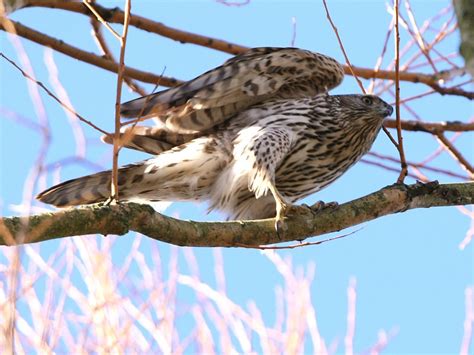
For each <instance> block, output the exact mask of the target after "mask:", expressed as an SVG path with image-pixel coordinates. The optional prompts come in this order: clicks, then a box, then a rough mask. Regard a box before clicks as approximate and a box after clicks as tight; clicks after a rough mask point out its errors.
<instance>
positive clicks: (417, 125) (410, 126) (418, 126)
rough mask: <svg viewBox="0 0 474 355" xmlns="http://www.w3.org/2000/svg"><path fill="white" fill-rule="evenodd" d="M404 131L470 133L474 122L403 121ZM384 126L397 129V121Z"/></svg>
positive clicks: (390, 120) (386, 122) (387, 120)
mask: <svg viewBox="0 0 474 355" xmlns="http://www.w3.org/2000/svg"><path fill="white" fill-rule="evenodd" d="M400 123H401V125H402V129H403V130H405V131H419V132H427V133H431V134H436V133H438V132H469V131H474V122H466V123H465V122H461V121H447V122H422V121H413V120H401V121H400ZM384 126H385V127H387V128H397V121H396V120H393V119H385V121H384Z"/></svg>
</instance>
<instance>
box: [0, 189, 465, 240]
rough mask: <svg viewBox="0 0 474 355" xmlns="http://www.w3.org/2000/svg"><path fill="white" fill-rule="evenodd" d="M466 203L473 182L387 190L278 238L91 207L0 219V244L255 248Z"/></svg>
mask: <svg viewBox="0 0 474 355" xmlns="http://www.w3.org/2000/svg"><path fill="white" fill-rule="evenodd" d="M469 204H474V182H468V183H458V184H442V185H439V184H438V183H437V182H431V183H428V184H414V185H392V186H388V187H385V188H383V189H381V190H379V191H377V192H374V193H372V194H370V195H367V196H365V197H362V198H359V199H357V200H353V201H351V202H348V203H345V204H342V205H340V206H338V207H336V208H327V209H323V210H322V211H319V212H313V211H312V210H311V209H308V210H307V212H306V213H304V214H298V215H290V216H288V218H287V221H286V223H287V226H288V230H287V231H286V232H285V233H284V234H280V235H277V234H276V232H275V230H274V219H266V220H259V221H235V222H193V221H181V220H177V219H174V218H171V217H166V216H163V215H161V214H159V213H157V212H155V211H154V210H153V209H152V208H151V207H150V206H147V205H138V204H134V203H127V204H119V205H115V206H103V205H92V206H85V207H81V208H71V209H67V210H61V211H57V212H52V213H44V214H41V215H35V216H31V217H26V218H20V217H4V218H0V245H2V244H3V245H8V244H11V243H12V239H13V238H15V236H16V235H17V234H18V233H24V236H25V238H24V239H23V240H24V241H25V243H33V242H40V241H44V240H49V239H56V238H62V237H67V236H75V235H86V234H96V233H100V234H103V235H107V234H118V235H122V234H125V233H127V232H129V231H136V232H139V233H142V234H144V235H147V236H148V237H150V238H153V239H156V240H160V241H163V242H167V243H171V244H176V245H182V246H207V247H218V246H219V247H222V246H224V247H232V246H257V245H266V244H273V243H281V242H288V241H295V240H303V239H305V238H307V237H310V236H317V235H321V234H325V233H330V232H335V231H339V230H341V229H344V228H348V227H351V226H354V225H357V224H360V223H363V222H366V221H370V220H373V219H376V218H379V217H381V216H385V215H389V214H393V213H398V212H404V211H407V210H409V209H415V208H429V207H439V206H456V205H469ZM25 226H26V227H25ZM24 228H26V230H25V229H24Z"/></svg>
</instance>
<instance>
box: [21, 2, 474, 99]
mask: <svg viewBox="0 0 474 355" xmlns="http://www.w3.org/2000/svg"><path fill="white" fill-rule="evenodd" d="M26 6H27V7H35V6H37V7H48V8H57V9H62V10H67V11H72V12H76V13H80V14H83V15H86V16H90V15H91V14H90V12H89V10H88V9H87V8H86V7H85V6H83V4H82V3H80V2H70V1H59V0H29V1H28V2H27V5H26ZM94 8H95V9H96V11H97V12H98V13H99V14H101V16H102V17H103V18H105V19H107V21H108V22H109V23H123V19H124V12H123V11H122V10H120V9H118V8H114V9H111V8H106V7H103V6H101V5H99V4H94ZM130 25H131V26H135V27H137V28H139V29H142V30H144V31H147V32H152V33H156V34H158V35H161V36H164V37H167V38H170V39H173V40H176V41H179V42H180V43H193V44H196V45H199V46H203V47H207V48H212V49H215V50H219V51H222V52H226V53H230V54H239V53H242V52H245V51H246V50H247V49H248V47H245V46H241V45H238V44H235V43H231V42H227V41H223V40H220V39H216V38H213V37H208V36H202V35H198V34H195V33H190V32H186V31H182V30H178V29H175V28H172V27H169V26H166V25H164V24H162V23H159V22H156V21H152V20H150V19H147V18H144V17H141V16H138V15H131V16H130ZM20 35H21V34H20ZM26 38H29V37H26ZM29 39H32V40H34V41H36V39H38V38H37V37H36V38H35V39H33V38H29ZM47 45H49V46H51V45H50V44H47ZM52 47H53V46H52ZM53 48H54V49H56V48H55V47H53ZM73 56H74V55H73ZM81 60H82V59H81ZM91 64H94V63H91ZM108 66H109V68H110V64H109V65H108ZM105 69H107V70H112V71H116V69H108V68H105ZM345 72H346V74H349V75H355V76H359V77H361V78H365V79H374V78H377V79H388V80H395V73H394V72H393V71H387V70H377V71H375V70H374V69H370V68H359V67H354V66H352V67H349V66H346V67H345ZM125 73H126V75H127V76H130V77H133V78H134V79H138V80H141V81H144V82H150V83H156V82H157V78H156V77H155V78H153V79H151V78H150V77H148V78H147V79H145V78H144V77H143V76H141V77H137V76H134V75H132V74H131V73H128V72H127V70H126V71H125ZM135 74H136V73H135ZM142 79H145V80H142ZM399 80H401V81H409V82H413V83H423V84H426V85H429V86H432V87H433V88H434V89H436V90H440V93H444V94H450V95H459V96H464V97H467V98H469V99H474V93H472V92H466V91H464V90H462V89H456V90H450V89H445V88H442V87H440V86H439V85H438V83H437V79H436V77H435V76H432V75H426V74H422V73H410V72H404V71H402V72H400V75H399ZM169 84H170V85H168V81H167V80H163V82H162V85H163V86H174V85H175V84H176V82H175V83H172V82H170V83H169Z"/></svg>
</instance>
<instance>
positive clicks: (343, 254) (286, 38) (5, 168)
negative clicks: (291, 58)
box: [0, 0, 474, 353]
mask: <svg viewBox="0 0 474 355" xmlns="http://www.w3.org/2000/svg"><path fill="white" fill-rule="evenodd" d="M100 3H101V4H103V5H105V6H109V7H113V6H121V5H122V2H120V1H101V2H100ZM329 3H330V4H329V5H330V10H331V14H332V16H333V20H334V21H335V23H336V25H337V26H338V29H339V33H340V35H341V37H342V40H343V42H344V45H345V48H346V50H347V52H348V55H349V57H350V59H351V61H352V63H353V64H355V65H358V66H364V67H373V66H374V65H375V62H376V60H377V57H378V55H379V53H380V51H381V49H382V45H383V41H384V38H385V34H386V29H387V28H388V25H389V23H390V20H391V17H390V15H389V14H388V13H387V11H386V5H385V2H383V1H375V0H374V1H349V0H346V1H329ZM449 3H450V2H449V1H415V0H413V1H412V7H413V10H414V13H415V14H416V17H417V20H418V23H419V24H422V23H423V21H424V20H425V19H427V18H429V17H431V16H433V15H434V14H436V13H437V12H438V11H439V10H441V9H442V8H444V7H446V6H447V5H449ZM132 11H133V12H134V13H136V14H140V15H143V16H149V17H150V18H152V19H154V20H156V21H159V22H163V23H164V24H166V25H168V26H171V27H175V28H180V29H183V30H186V31H190V32H195V33H199V34H203V35H209V36H213V37H217V38H222V39H225V40H228V41H231V42H235V43H238V44H242V45H246V46H249V47H254V46H289V45H290V43H291V40H292V35H293V22H292V21H293V19H294V21H295V22H296V40H295V46H297V47H301V48H306V49H309V50H313V51H318V52H322V53H325V54H327V55H330V56H333V57H335V58H337V59H338V60H340V61H343V56H342V53H341V51H340V49H339V46H338V44H337V41H336V39H335V36H334V33H333V31H332V29H331V27H330V25H329V23H328V21H327V20H326V16H325V12H324V8H323V6H322V3H321V2H320V1H295V2H290V1H252V2H251V3H250V4H249V5H248V6H243V7H227V6H224V5H222V4H218V3H216V2H214V1H204V0H202V1H133V10H132ZM12 18H13V19H15V20H18V21H20V22H22V23H24V24H26V25H28V26H31V27H33V28H35V29H38V30H40V31H44V32H45V33H48V34H50V35H53V36H55V37H60V38H61V39H63V40H65V41H66V42H69V43H73V44H74V45H75V46H78V47H80V48H83V49H87V50H89V51H94V52H96V48H95V44H94V43H93V40H92V38H91V36H90V35H89V33H90V29H89V24H88V21H87V19H86V18H85V17H83V16H79V15H75V14H71V13H66V12H60V11H53V10H44V9H25V10H21V11H18V12H17V13H14V14H13V16H12ZM46 18H47V21H45V19H46ZM115 28H117V29H120V26H115ZM107 38H108V39H109V43H111V44H112V47H113V48H114V49H115V50H117V49H118V46H117V45H116V44H115V43H114V39H113V38H112V37H111V36H110V35H108V34H107ZM407 38H408V37H407V35H406V32H405V31H403V30H402V42H401V43H402V45H403V44H404V43H405V42H406V40H407ZM0 40H1V48H2V49H1V50H2V51H4V52H5V53H6V54H7V55H9V56H10V57H12V58H15V59H16V60H17V57H16V54H15V51H14V50H13V47H12V45H11V43H10V42H9V41H8V40H7V39H6V36H5V34H4V33H3V32H2V33H0ZM22 43H23V45H24V46H25V48H26V51H27V53H28V55H29V57H30V59H31V61H32V64H33V67H34V70H35V73H36V76H37V78H38V79H39V80H41V81H43V82H44V83H45V84H46V85H47V86H50V82H49V79H48V71H47V69H46V66H45V61H44V58H45V49H44V48H42V47H41V46H38V45H36V44H33V43H31V42H29V41H26V40H22ZM458 45H459V36H458V35H457V34H456V35H454V36H451V37H449V39H448V40H446V41H445V42H444V43H443V44H442V45H441V46H439V48H438V49H439V50H440V51H442V52H443V53H449V52H452V51H455V50H456V49H457V48H458ZM392 48H393V40H390V42H389V49H388V53H393V50H392ZM116 53H118V52H116ZM53 56H54V60H55V61H56V64H57V65H58V68H59V70H60V78H61V82H62V84H63V85H64V87H65V88H66V90H67V92H68V94H69V97H70V99H71V101H72V103H73V105H74V107H75V109H76V110H77V111H78V112H79V113H80V114H81V115H83V116H85V117H87V118H88V119H90V120H92V121H93V122H94V123H96V124H97V125H99V126H100V127H102V128H104V129H106V130H109V131H110V130H112V128H113V115H114V114H113V112H114V102H115V85H116V77H115V76H114V75H113V74H112V73H109V72H106V71H103V70H98V69H96V68H95V67H92V66H89V65H87V64H84V63H81V62H78V61H77V60H75V59H71V58H69V57H66V56H63V55H61V54H59V53H53ZM117 57H118V55H117ZM228 57H229V55H227V54H225V53H221V52H217V51H214V50H209V49H206V48H202V47H198V46H194V45H191V44H180V43H178V42H175V41H172V40H169V39H166V38H160V37H158V36H155V35H151V34H148V33H145V32H142V31H139V30H137V29H134V28H132V29H131V30H130V32H129V38H128V47H127V54H126V62H127V64H128V65H130V66H133V67H138V68H141V69H144V70H148V71H152V72H155V73H158V74H159V73H161V72H162V71H163V68H166V69H165V74H166V75H168V76H174V77H177V78H179V79H191V78H193V77H194V76H196V75H198V74H200V73H201V72H203V71H205V70H208V69H210V68H212V67H214V66H216V65H219V64H220V63H222V62H223V61H224V60H226V59H227V58H228ZM389 58H391V56H390V55H389V56H387V60H386V61H385V63H384V64H385V65H387V64H388V63H389V60H388V59H389ZM458 64H461V63H460V62H459V61H458ZM441 69H442V67H441ZM0 75H1V79H0V80H1V86H0V90H1V92H0V94H1V96H0V109H1V111H0V158H1V160H0V168H1V170H2V172H3V173H2V174H0V209H1V210H2V214H3V215H9V214H13V213H14V212H13V211H12V209H11V205H18V204H20V203H21V201H22V194H23V186H24V182H25V180H26V178H27V176H28V173H29V170H30V168H31V166H32V165H33V163H34V159H35V157H36V155H37V153H38V150H39V147H40V144H41V140H40V138H39V136H38V134H37V133H36V132H33V131H31V130H28V129H25V128H24V127H22V126H21V125H19V124H18V123H14V122H12V121H11V120H9V119H7V118H6V116H7V113H6V112H7V111H14V112H16V113H18V114H19V115H21V116H24V117H26V118H27V119H29V120H32V121H36V122H37V121H38V117H37V116H36V114H35V111H34V107H33V105H32V104H31V100H30V97H29V94H28V90H27V86H26V84H25V81H24V80H23V78H22V77H21V74H19V73H18V72H17V71H16V70H15V69H13V68H12V67H11V66H10V65H9V64H8V63H6V62H5V61H4V60H2V61H0ZM147 88H148V89H149V90H150V89H151V87H150V86H147ZM426 90H428V88H427V87H423V86H421V85H419V84H418V85H411V84H405V83H403V84H402V91H401V93H402V97H408V96H411V95H413V94H415V93H419V92H423V91H426ZM359 92H360V89H359V88H358V86H357V85H356V83H355V80H354V79H353V78H352V77H346V78H345V80H344V83H343V84H342V85H341V86H340V87H338V88H337V89H335V90H334V93H359ZM134 97H136V94H134V93H132V92H130V91H128V90H127V89H124V91H123V101H126V100H128V99H132V98H134ZM42 98H43V102H44V104H45V108H46V113H47V115H48V118H49V122H50V125H51V132H52V141H51V145H50V147H49V149H48V151H47V155H46V161H47V163H51V162H55V161H57V160H60V159H63V158H64V157H67V156H71V155H74V152H75V141H74V137H73V135H72V132H71V129H70V125H69V123H68V119H67V117H66V115H65V114H64V111H63V110H62V109H61V108H60V107H59V106H58V105H57V104H56V103H55V102H54V101H53V100H51V99H50V98H49V97H48V96H46V95H43V94H42ZM385 98H386V100H387V101H388V102H392V101H393V99H392V98H391V97H388V96H386V97H385ZM412 107H413V108H414V109H415V110H416V112H417V113H418V114H419V115H420V116H421V117H422V118H423V119H426V120H428V121H443V120H467V118H469V117H470V116H472V105H471V104H470V103H469V102H468V101H467V100H465V99H463V98H453V97H441V96H439V95H433V96H431V97H430V98H429V99H424V100H420V101H419V102H417V103H414V104H413V105H412ZM402 117H406V118H412V117H411V115H410V113H409V112H407V111H405V110H402ZM83 127H84V133H85V136H86V138H87V142H88V143H87V157H88V158H89V159H90V160H92V161H93V162H96V163H97V164H99V165H100V166H103V167H105V168H109V167H110V165H111V163H110V156H111V152H110V148H109V147H107V146H104V145H102V144H101V143H100V141H99V137H100V134H99V133H98V132H95V131H94V130H92V129H90V128H89V127H86V126H83ZM405 144H406V151H407V156H408V159H409V160H411V161H420V160H422V159H424V158H425V157H426V156H427V155H429V153H430V152H432V151H433V150H434V149H435V148H436V147H437V144H436V142H435V140H434V139H433V138H432V137H431V136H429V135H427V134H420V133H417V134H413V133H407V134H405ZM456 144H457V146H458V148H459V149H460V150H462V151H464V152H469V151H470V152H471V156H468V158H469V159H470V160H471V161H472V159H473V158H474V157H473V154H472V151H473V150H472V134H471V135H470V136H469V135H465V136H464V137H462V138H460V139H459V140H458V141H457V143H456ZM374 150H375V151H378V152H383V153H384V154H389V155H392V156H395V155H396V152H395V149H394V148H393V146H391V145H390V144H389V142H388V139H387V138H386V137H385V136H384V135H383V134H381V135H380V136H379V138H378V139H377V142H376V144H375V145H374ZM143 158H145V155H143V154H140V153H136V152H127V151H123V152H122V153H121V156H120V159H121V162H122V163H124V164H125V163H128V162H132V161H137V160H140V159H143ZM438 166H442V167H444V168H447V169H452V170H455V171H458V172H459V168H458V167H457V165H456V164H455V163H453V161H452V159H450V158H449V156H448V154H446V153H443V155H442V156H441V157H440V158H439V160H438ZM92 171H94V170H93V169H92V168H88V167H84V166H78V165H74V164H72V165H68V166H64V167H62V168H61V169H60V171H59V170H57V171H56V172H55V174H56V175H55V174H50V175H48V177H47V179H46V180H44V179H43V180H41V181H40V185H41V186H40V187H39V188H38V189H39V190H40V189H41V187H43V188H44V187H47V186H50V185H51V184H52V183H53V179H54V177H53V175H55V176H58V174H60V176H61V180H66V179H69V178H73V177H77V176H79V175H82V174H87V173H91V172H92ZM5 172H7V173H5ZM396 177H397V175H396V174H394V173H390V172H387V171H385V170H382V169H380V168H377V167H374V166H370V165H367V164H361V163H359V164H358V165H356V166H355V167H354V168H352V169H351V170H350V171H349V172H348V173H347V174H346V175H344V176H343V177H342V178H341V179H339V180H338V181H337V182H336V183H334V184H333V185H331V186H330V187H328V188H327V189H326V190H324V191H322V192H320V193H318V194H317V195H315V196H311V197H309V198H308V199H307V200H306V201H305V202H314V201H316V200H324V201H333V200H336V201H339V202H344V201H348V200H351V199H353V198H356V197H359V196H362V195H365V194H367V193H370V192H372V191H375V190H377V189H379V188H381V187H383V186H385V185H389V184H392V183H393V182H394V181H395V180H396ZM432 177H433V178H434V177H436V175H432ZM441 179H442V181H443V182H450V181H456V179H454V178H445V177H444V176H442V177H441ZM407 182H414V180H413V179H407ZM166 213H167V214H169V215H179V217H180V218H183V219H194V220H214V219H221V218H222V216H220V215H218V214H211V215H206V205H205V204H200V205H197V204H191V203H189V204H184V203H178V204H173V205H172V206H171V207H170V208H169V209H168V210H167V211H166ZM469 226H470V220H469V218H467V217H466V216H465V215H462V214H461V213H460V212H459V211H458V210H456V208H437V209H429V210H415V211H409V212H407V213H400V214H397V215H392V216H388V217H384V218H381V219H378V220H375V221H372V222H369V223H366V224H364V225H363V228H362V229H361V230H359V231H358V232H356V233H355V234H353V235H351V236H349V237H347V238H343V239H340V240H337V241H333V242H330V243H325V244H322V245H319V246H315V247H306V248H297V249H291V250H284V251H279V252H278V253H279V254H280V255H281V256H282V257H291V258H292V260H293V265H300V266H306V265H308V264H309V263H314V265H315V267H316V273H315V279H314V281H313V284H312V286H311V287H312V289H311V290H312V297H313V300H312V301H313V305H314V306H315V308H316V310H317V315H318V325H319V329H320V332H321V335H322V336H323V337H324V338H325V339H326V341H327V342H328V343H330V342H331V341H332V340H333V339H337V338H339V339H340V340H341V339H342V338H343V337H344V334H345V330H346V313H347V306H346V304H347V300H346V298H347V296H346V289H347V286H348V283H349V280H350V279H351V278H352V277H355V278H356V279H357V328H356V337H355V344H354V348H355V350H356V351H357V352H361V351H363V350H364V349H366V348H367V347H368V346H370V345H371V344H373V343H374V342H375V340H376V337H377V332H378V331H379V329H382V328H383V329H385V330H387V331H390V330H391V329H398V334H397V335H396V337H395V338H394V339H392V340H391V341H390V343H389V346H388V348H387V351H388V352H389V353H421V352H423V353H457V352H458V351H459V348H460V343H461V339H462V334H463V321H464V290H465V288H466V287H467V286H469V285H472V284H473V281H474V280H473V270H474V268H473V266H474V261H473V260H474V258H473V247H472V245H470V246H468V247H467V248H466V249H465V250H463V251H461V250H459V248H458V245H459V243H460V241H461V240H462V239H463V238H464V235H465V233H466V231H467V230H468V228H469ZM356 228H358V227H356ZM351 230H353V229H351ZM98 238H100V237H98ZM134 238H136V236H135V235H127V236H125V237H122V238H118V239H117V240H116V241H115V244H114V246H113V248H112V251H111V252H112V256H113V258H114V259H115V260H117V262H120V260H123V258H125V257H126V254H127V251H128V250H130V245H131V243H132V242H133V240H134ZM151 244H158V249H159V251H160V254H161V256H162V258H163V260H165V261H167V260H168V258H169V253H170V250H171V248H170V247H169V246H168V245H166V244H162V243H157V242H155V241H150V240H147V239H144V240H143V241H142V248H143V251H144V253H145V254H146V253H149V250H150V247H149V245H151ZM57 246H58V241H51V242H45V243H42V245H41V252H42V253H44V255H48V254H49V253H51V252H53V251H54V250H55V249H56V248H57ZM0 250H1V249H0ZM194 252H195V254H196V256H197V259H198V261H199V265H200V267H201V273H202V277H203V279H204V280H208V281H209V282H210V283H211V284H212V283H213V277H214V276H213V267H214V264H213V253H212V250H211V249H209V248H200V249H194ZM222 252H223V256H224V262H225V274H226V279H227V283H228V294H229V295H230V296H231V298H232V299H233V300H234V301H235V302H237V303H239V304H241V305H244V306H245V305H246V303H247V302H248V301H249V300H255V302H256V303H257V305H258V306H259V308H260V309H261V311H262V314H263V317H264V319H265V320H267V321H268V322H269V323H272V322H273V321H274V308H275V293H274V290H275V285H276V284H277V283H281V282H282V280H281V277H280V276H279V274H277V272H276V270H275V267H274V266H273V265H272V264H271V263H270V262H269V261H268V259H267V258H266V257H264V256H262V253H261V252H260V251H258V250H248V249H223V250H222ZM5 260H6V259H5V258H2V255H1V251H0V263H4V262H6V261H5ZM165 264H167V263H166V262H165ZM181 264H182V267H183V268H185V262H184V260H183V258H182V257H181V258H180V265H181ZM163 271H164V272H165V273H166V272H169V270H167V269H166V268H165V269H164V270H163ZM0 276H1V275H0ZM185 296H186V293H185V292H184V293H183V297H185ZM186 326H187V325H186V324H184V323H183V325H182V327H184V328H185V327H186ZM184 328H183V329H184ZM342 349H343V347H342V345H341V346H340V347H339V351H342Z"/></svg>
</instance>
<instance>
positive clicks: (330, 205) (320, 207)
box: [310, 201, 339, 212]
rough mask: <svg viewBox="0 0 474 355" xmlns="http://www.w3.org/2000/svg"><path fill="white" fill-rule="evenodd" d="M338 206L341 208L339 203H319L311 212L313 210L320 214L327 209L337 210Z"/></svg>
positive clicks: (312, 207)
mask: <svg viewBox="0 0 474 355" xmlns="http://www.w3.org/2000/svg"><path fill="white" fill-rule="evenodd" d="M337 206H339V203H337V202H336V201H332V202H327V203H326V202H324V201H317V202H316V203H315V204H314V205H312V206H311V207H310V208H311V210H313V211H315V212H319V211H322V210H324V209H326V208H336V207H337Z"/></svg>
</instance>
